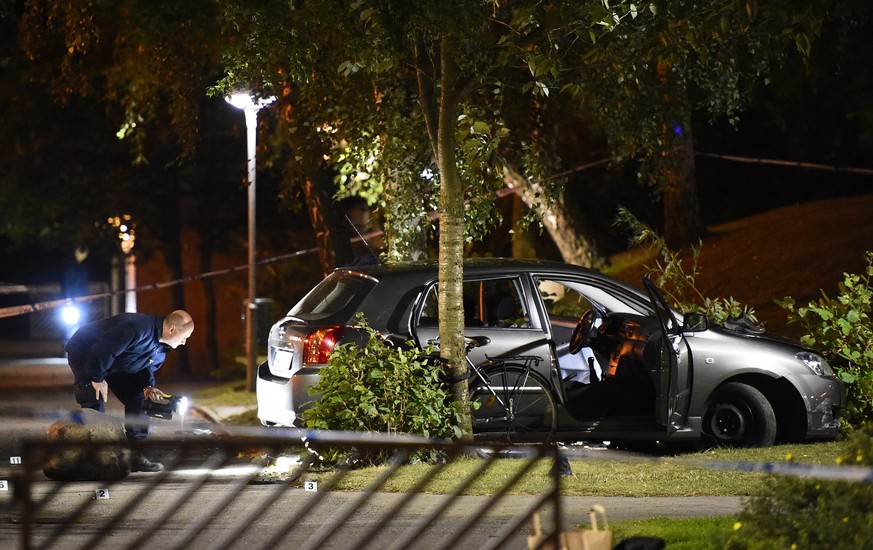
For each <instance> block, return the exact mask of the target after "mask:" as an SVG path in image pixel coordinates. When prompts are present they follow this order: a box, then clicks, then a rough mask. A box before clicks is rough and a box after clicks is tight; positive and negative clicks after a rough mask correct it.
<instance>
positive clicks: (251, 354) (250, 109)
mask: <svg viewBox="0 0 873 550" xmlns="http://www.w3.org/2000/svg"><path fill="white" fill-rule="evenodd" d="M224 99H225V100H226V101H227V102H228V103H230V104H231V105H233V106H234V107H236V108H237V109H242V111H243V113H245V116H246V142H247V143H248V168H249V172H248V179H249V201H248V203H249V204H248V209H249V259H248V270H249V285H248V286H249V289H248V290H249V292H248V303H247V304H246V386H247V388H248V390H249V391H254V389H255V369H256V368H257V366H256V365H255V363H256V361H257V357H258V353H257V351H258V350H257V343H256V342H255V333H256V325H255V323H256V319H255V316H256V310H257V307H258V306H257V304H256V303H255V294H256V293H255V288H256V287H255V167H256V165H257V163H256V162H255V151H256V148H257V147H256V146H257V136H258V111H259V110H261V108H263V107H266V106H267V105H269V104H270V103H272V102H273V101H275V100H276V98H275V97H268V98H261V99H257V100H256V99H255V98H254V97H252V95H251V93H249V92H238V93H234V94H231V95H229V96H227V97H226V98H224Z"/></svg>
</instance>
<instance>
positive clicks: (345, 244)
mask: <svg viewBox="0 0 873 550" xmlns="http://www.w3.org/2000/svg"><path fill="white" fill-rule="evenodd" d="M333 191H334V190H333V180H332V178H331V177H330V175H329V174H325V173H324V171H323V170H318V173H317V174H316V175H315V176H314V177H310V178H307V180H306V183H305V184H304V187H303V193H304V196H305V197H306V207H307V210H308V211H309V220H310V222H311V223H312V230H313V232H314V233H315V239H316V242H317V245H318V258H319V260H320V262H321V269H322V271H323V272H324V274H325V275H327V274H328V273H330V272H331V271H332V270H333V269H334V268H335V267H337V266H341V265H346V264H348V263H349V262H351V261H352V260H353V259H354V253H353V251H352V244H351V240H350V237H351V226H350V225H349V222H348V221H347V220H346V219H345V216H343V215H342V213H340V212H339V211H338V209H337V208H336V206H335V204H334V202H333Z"/></svg>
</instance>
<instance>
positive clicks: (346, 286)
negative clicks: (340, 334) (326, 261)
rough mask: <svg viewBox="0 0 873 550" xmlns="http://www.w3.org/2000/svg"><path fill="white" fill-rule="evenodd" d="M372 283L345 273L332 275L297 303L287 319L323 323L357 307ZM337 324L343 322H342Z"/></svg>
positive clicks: (354, 274)
mask: <svg viewBox="0 0 873 550" xmlns="http://www.w3.org/2000/svg"><path fill="white" fill-rule="evenodd" d="M374 284H375V282H374V281H373V280H372V279H369V278H367V277H364V276H362V275H359V274H356V273H350V272H347V271H335V272H333V273H331V274H330V275H328V277H327V278H325V279H324V280H323V281H321V282H320V283H318V284H317V285H316V286H315V288H313V289H312V290H310V291H309V293H308V294H307V295H306V296H304V297H303V299H302V300H300V301H299V302H297V305H295V306H294V307H293V308H291V311H289V312H288V315H289V316H291V317H297V318H300V319H303V320H305V321H322V320H325V319H328V318H330V317H332V316H334V315H337V314H338V313H342V312H345V311H346V310H347V309H349V308H354V307H357V306H358V304H360V303H361V301H362V300H363V299H364V297H365V296H366V295H367V293H368V292H369V291H370V289H371V288H373V285H374ZM340 322H345V319H343V320H342V321H340Z"/></svg>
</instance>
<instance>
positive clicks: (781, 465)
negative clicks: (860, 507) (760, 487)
mask: <svg viewBox="0 0 873 550" xmlns="http://www.w3.org/2000/svg"><path fill="white" fill-rule="evenodd" d="M682 462H683V463H685V464H688V465H689V466H695V467H698V468H709V469H713V470H730V471H734V472H745V473H762V474H774V475H779V476H783V477H803V478H813V479H823V480H828V481H849V482H855V483H873V468H868V467H865V466H852V465H835V466H826V465H822V464H800V463H797V462H742V461H721V460H700V459H686V460H682Z"/></svg>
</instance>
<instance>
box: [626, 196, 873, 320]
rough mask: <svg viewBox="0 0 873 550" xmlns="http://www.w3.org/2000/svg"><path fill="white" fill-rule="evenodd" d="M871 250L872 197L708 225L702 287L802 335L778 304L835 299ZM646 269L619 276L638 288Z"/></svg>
mask: <svg viewBox="0 0 873 550" xmlns="http://www.w3.org/2000/svg"><path fill="white" fill-rule="evenodd" d="M867 250H870V251H873V195H863V196H857V197H849V198H841V199H830V200H825V201H819V202H812V203H804V204H798V205H794V206H787V207H784V208H779V209H776V210H772V211H769V212H764V213H761V214H757V215H755V216H751V217H748V218H744V219H740V220H735V221H733V222H729V223H725V224H721V225H716V226H712V227H709V233H708V235H707V236H706V237H705V238H704V240H703V247H702V249H701V253H700V258H699V262H698V265H699V266H700V271H701V273H700V276H699V278H698V284H699V287H700V288H701V290H702V291H703V293H704V295H705V296H710V297H727V296H733V297H734V298H736V299H738V300H740V301H741V302H743V303H746V304H749V305H752V306H754V307H755V310H756V311H757V313H758V318H759V319H761V320H762V321H764V323H765V326H766V327H767V328H768V329H769V330H773V331H775V332H780V333H783V334H786V335H794V336H796V335H798V334H797V328H795V327H792V326H786V315H785V312H784V311H783V310H782V309H781V308H780V307H778V306H776V305H775V304H774V303H773V300H776V299H781V298H784V297H785V296H792V297H794V298H795V299H796V300H797V301H798V302H799V303H803V304H805V303H806V302H808V301H809V300H811V299H814V298H817V297H818V296H820V295H821V291H822V290H824V291H825V292H827V293H828V294H829V295H831V296H833V295H834V293H835V292H836V289H837V284H838V283H839V282H840V281H842V274H843V273H844V272H849V273H860V272H862V270H863V269H864V267H865V265H866V264H865V262H864V252H865V251H867ZM687 262H688V260H686V263H687ZM644 263H645V264H648V263H651V262H644ZM644 272H645V270H644V269H643V268H642V267H640V266H636V267H633V268H628V269H625V270H624V271H622V272H621V273H619V274H618V275H617V276H618V277H619V278H621V279H623V280H626V281H628V282H631V283H633V284H638V281H639V277H640V276H641V275H642V273H644Z"/></svg>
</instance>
